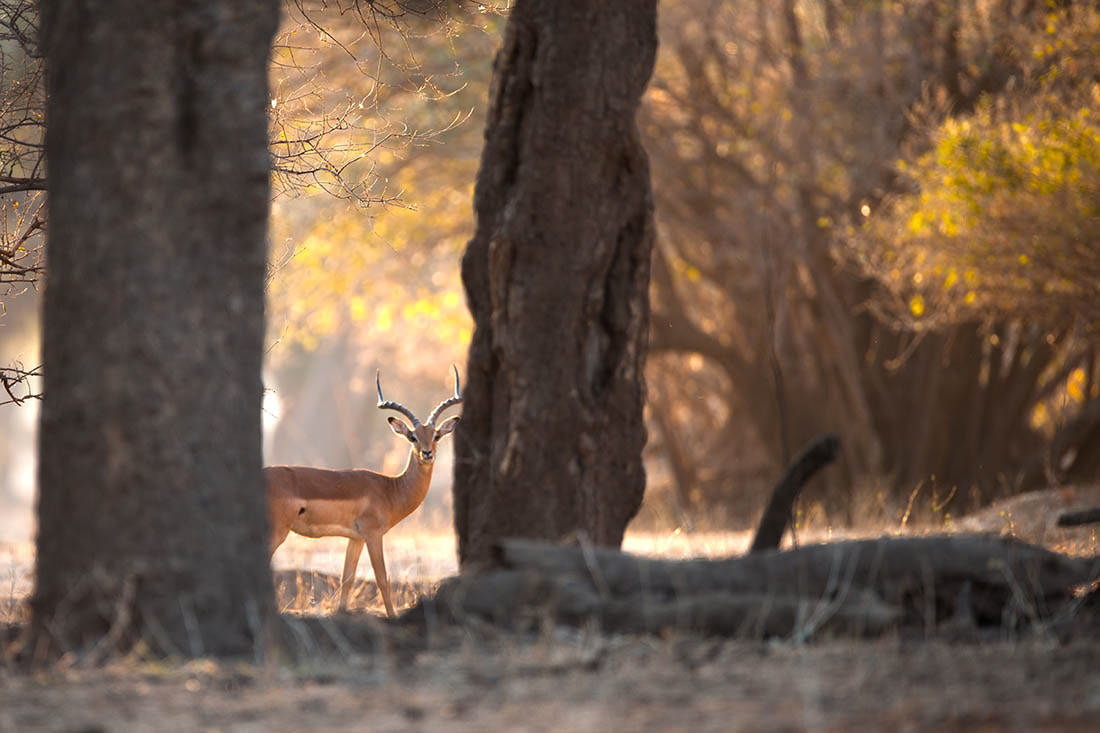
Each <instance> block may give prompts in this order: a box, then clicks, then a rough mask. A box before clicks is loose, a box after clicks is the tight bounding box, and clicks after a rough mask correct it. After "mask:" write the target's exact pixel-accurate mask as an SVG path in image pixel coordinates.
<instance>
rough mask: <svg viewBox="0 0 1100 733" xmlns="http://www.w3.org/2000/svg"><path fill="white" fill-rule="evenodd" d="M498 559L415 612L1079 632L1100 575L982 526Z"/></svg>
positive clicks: (718, 624)
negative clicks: (778, 545) (780, 544)
mask: <svg viewBox="0 0 1100 733" xmlns="http://www.w3.org/2000/svg"><path fill="white" fill-rule="evenodd" d="M496 563H497V564H496V567H495V568H494V569H492V570H488V571H485V572H482V573H474V574H468V575H464V576H460V577H459V578H455V579H452V580H450V581H448V582H447V583H445V584H444V585H443V586H442V587H441V588H440V591H439V594H438V595H437V596H436V598H435V599H433V600H428V601H424V602H423V603H422V604H421V606H420V607H419V608H418V609H417V610H416V612H415V613H413V614H411V615H410V617H409V618H410V620H415V619H417V618H419V617H421V616H424V617H425V618H434V619H436V620H440V619H441V620H447V619H448V618H458V619H463V618H466V617H473V618H479V619H484V620H488V621H491V622H494V623H499V624H504V625H508V626H516V625H520V626H522V625H524V624H526V623H531V624H538V623H540V622H541V621H543V620H545V619H546V618H548V617H549V618H552V619H555V620H557V621H561V622H565V623H572V624H584V623H587V622H589V621H592V620H595V621H596V622H598V623H599V624H600V626H601V628H603V629H604V630H606V631H623V632H659V631H662V630H668V629H681V630H686V631H692V632H700V633H705V634H716V635H737V636H752V637H762V636H764V637H767V636H780V637H791V636H794V637H797V638H808V637H810V636H814V635H816V634H818V633H821V632H836V633H846V634H847V633H856V634H877V633H881V632H884V631H887V630H891V629H898V630H907V629H908V630H912V631H916V632H920V633H930V632H936V631H941V632H950V633H957V632H959V631H965V632H967V633H968V634H969V635H971V637H972V638H983V635H985V636H997V635H999V634H1002V633H1004V632H1012V631H1015V630H1019V629H1023V628H1027V627H1029V626H1030V625H1032V624H1039V625H1040V626H1042V627H1043V628H1049V626H1047V625H1049V624H1052V623H1053V624H1054V627H1055V628H1071V627H1072V626H1073V624H1074V623H1075V622H1076V621H1077V619H1076V618H1075V615H1076V614H1078V613H1080V612H1081V609H1080V608H1079V606H1080V600H1081V599H1080V598H1079V597H1078V593H1079V592H1080V590H1081V589H1082V588H1084V587H1086V586H1087V585H1088V584H1090V583H1092V582H1094V581H1095V579H1096V577H1097V573H1098V572H1100V566H1098V565H1097V559H1096V558H1078V557H1069V556H1065V555H1060V554H1057V553H1053V552H1050V551H1048V550H1045V549H1043V548H1041V547H1037V546H1034V545H1029V544H1026V543H1024V542H1019V541H1017V540H1013V539H1009V538H1000V537H992V536H987V535H948V536H925V537H907V538H882V539H874V540H855V541H848V542H837V543H830V544H823V545H809V546H806V547H800V548H797V549H794V550H789V551H785V552H778V551H769V552H759V553H751V554H749V555H744V556H741V557H733V558H729V559H723V560H688V561H673V560H662V559H653V558H645V557H637V556H632V555H627V554H624V553H620V552H614V551H609V550H604V549H601V548H594V547H591V546H583V545H582V546H581V547H579V548H578V547H560V546H551V545H547V544H542V543H536V542H529V541H518V540H508V541H503V542H501V543H500V544H499V546H498V547H497V549H496ZM1078 626H1080V624H1079V625H1078ZM1086 626H1087V624H1086Z"/></svg>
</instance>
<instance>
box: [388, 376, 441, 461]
mask: <svg viewBox="0 0 1100 733" xmlns="http://www.w3.org/2000/svg"><path fill="white" fill-rule="evenodd" d="M451 368H452V369H454V370H455V393H454V395H453V396H451V397H448V398H447V399H445V400H443V401H442V402H440V403H439V404H438V405H436V408H435V409H434V410H432V414H431V415H429V416H428V422H427V423H424V424H421V423H420V420H418V419H417V417H416V415H414V414H413V413H412V410H410V409H409V408H407V407H405V406H404V405H402V404H400V403H398V402H390V401H389V400H387V399H386V398H385V397H383V396H382V377H381V374H380V373H376V374H375V376H374V384H375V386H376V387H377V388H378V408H379V409H380V410H396V411H397V412H400V413H401V414H402V415H404V416H405V417H407V418H409V422H411V423H412V426H411V427H410V426H409V425H407V424H406V423H405V421H404V420H401V419H400V418H396V417H391V418H390V419H389V423H390V429H391V430H393V432H395V433H397V434H398V435H400V436H402V437H403V438H405V439H406V440H407V441H409V442H410V443H412V448H413V452H414V453H415V454H416V460H417V461H418V462H419V463H421V464H424V465H427V464H430V463H432V462H433V461H434V460H435V444H436V443H438V442H439V439H440V438H442V437H443V436H444V435H447V434H448V433H450V432H452V431H453V430H454V429H455V426H456V425H458V417H459V416H458V415H455V416H453V417H449V418H447V419H446V420H444V421H443V422H442V423H441V424H440V425H438V426H437V425H436V424H435V421H436V420H437V419H438V418H439V416H440V415H441V414H443V411H444V410H446V409H447V408H448V407H453V406H454V405H457V404H459V403H460V402H462V395H461V394H460V392H459V384H458V367H456V366H453V365H452V367H451Z"/></svg>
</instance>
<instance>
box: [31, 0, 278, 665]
mask: <svg viewBox="0 0 1100 733" xmlns="http://www.w3.org/2000/svg"><path fill="white" fill-rule="evenodd" d="M278 15H279V9H278V3H277V2H276V0H234V1H233V2H226V1H224V0H223V1H217V0H193V1H192V2H187V3H174V2H148V0H130V1H128V2H126V1H124V2H115V3H108V4H105V3H88V2H52V1H51V2H43V3H42V5H41V18H42V37H43V47H44V50H45V55H46V59H47V65H48V68H49V71H48V91H49V103H48V106H47V121H48V128H47V135H46V150H47V159H48V178H49V195H50V233H49V243H48V253H47V257H48V269H49V273H50V276H49V283H48V285H47V288H46V293H45V302H44V313H43V362H44V365H45V366H44V371H45V394H46V397H45V399H44V401H43V406H42V417H41V428H40V442H39V451H40V453H39V455H40V468H39V501H38V517H39V529H38V539H37V566H36V580H35V591H34V597H33V600H32V604H31V607H32V629H31V637H30V638H31V641H32V645H31V647H30V648H29V650H28V653H29V654H30V655H32V656H33V657H34V658H41V657H42V656H46V657H48V656H52V655H55V654H57V653H66V652H73V653H81V652H86V651H88V650H90V649H91V650H94V651H93V654H98V653H101V652H102V651H103V650H104V649H105V648H107V647H110V648H111V649H113V648H116V647H123V648H124V647H125V646H126V645H128V644H130V643H133V642H134V641H136V640H138V639H142V640H144V641H145V642H146V643H147V644H148V645H149V646H150V647H151V648H152V649H154V650H158V651H160V652H163V653H169V654H173V655H181V656H195V655H216V656H225V655H239V654H251V653H253V652H256V651H257V650H258V649H259V648H260V644H261V641H262V638H263V636H262V635H263V627H264V625H265V623H266V621H267V619H269V618H270V616H271V614H272V613H273V610H274V599H273V594H272V586H271V571H270V566H269V564H268V558H267V539H266V535H267V527H266V516H267V515H266V512H265V510H264V489H263V483H262V479H261V474H260V468H261V434H260V400H261V396H262V387H261V382H260V367H261V358H262V337H263V298H264V291H263V286H264V268H265V255H266V253H265V233H266V220H267V210H268V199H269V183H268V171H269V158H268V153H267V147H266V142H267V140H266V127H267V125H266V116H265V110H266V106H267V100H268V94H267V77H266V61H267V56H268V49H269V47H270V42H271V38H272V36H273V34H274V31H275V29H276V26H277V23H278Z"/></svg>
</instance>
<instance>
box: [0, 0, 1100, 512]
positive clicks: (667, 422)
mask: <svg viewBox="0 0 1100 733" xmlns="http://www.w3.org/2000/svg"><path fill="white" fill-rule="evenodd" d="M27 4H28V3H25V2H24V3H19V2H16V1H15V0H13V1H12V2H10V3H7V4H5V5H3V6H0V7H2V8H3V11H2V12H5V13H6V14H7V16H8V17H9V18H12V19H15V20H18V21H19V22H22V23H24V24H25V23H27V22H29V21H27V20H26V18H27V17H28V16H26V15H21V14H20V11H18V7H24V6H26V5H27ZM501 5H503V3H501ZM1095 5H1096V4H1095V3H1093V2H1084V1H1083V0H1082V1H1078V2H1069V1H1067V0H1060V1H1059V2H1048V1H1046V0H962V1H961V2H956V1H954V0H911V1H909V2H902V1H901V0H871V1H869V2H868V1H865V0H749V1H747V2H745V1H742V2H733V0H691V1H690V2H689V1H686V0H685V1H683V2H675V3H672V2H666V3H662V5H661V7H660V11H659V22H660V29H659V31H660V40H661V46H660V49H659V56H658V61H657V69H656V73H655V76H654V79H653V82H652V84H651V87H650V90H649V92H648V93H647V96H646V99H645V102H644V107H643V112H642V116H641V120H640V122H641V125H642V130H643V134H644V135H645V142H646V147H647V149H648V151H649V154H650V158H651V167H652V175H653V184H654V191H655V195H656V199H657V217H658V246H657V253H656V258H655V261H654V269H653V275H654V278H653V279H654V282H653V286H652V298H653V306H654V319H653V332H652V337H651V341H652V353H651V358H650V363H649V368H648V373H647V383H648V384H647V386H648V394H649V409H648V418H647V419H648V427H649V435H650V440H649V447H648V449H647V456H648V464H647V466H648V476H649V478H648V493H647V500H646V505H645V507H644V508H643V516H642V517H641V518H640V519H639V520H638V521H641V522H650V523H661V524H662V525H664V524H669V523H671V524H673V525H679V524H688V523H694V524H696V525H705V524H707V523H710V524H714V525H720V526H723V527H725V526H744V525H747V524H749V523H751V522H752V521H753V520H754V519H755V517H756V516H757V514H758V513H759V511H760V509H761V507H762V505H763V501H764V500H763V494H764V492H765V490H766V489H767V488H769V487H770V485H771V482H772V481H773V480H774V478H775V477H776V476H778V474H779V472H780V470H781V466H782V465H783V464H784V463H785V461H786V460H787V459H788V458H789V457H790V456H791V455H792V454H793V453H794V452H795V451H797V449H798V447H799V446H800V445H801V444H802V443H803V442H805V441H806V440H807V439H808V438H809V437H811V436H813V435H816V434H818V433H820V432H824V431H831V432H835V433H837V434H838V435H840V436H841V437H842V438H843V440H844V445H845V449H844V456H843V460H842V462H841V466H840V468H839V470H830V471H829V472H826V475H824V476H823V477H822V478H821V479H819V480H818V483H817V484H816V485H815V486H813V487H811V490H810V491H809V492H808V494H807V501H806V502H804V504H805V508H806V510H807V511H809V512H810V513H811V514H814V515H816V516H818V517H820V518H823V519H825V520H826V521H829V522H845V521H856V520H859V519H863V518H874V519H886V520H889V521H891V522H896V521H899V520H900V519H901V518H902V517H909V516H924V517H938V518H943V517H944V516H946V515H954V514H958V513H960V512H962V511H965V510H966V509H968V508H971V507H973V506H975V505H978V504H982V503H987V502H988V501H990V500H992V499H994V498H997V497H999V496H1003V495H1006V494H1011V493H1014V492H1017V491H1020V490H1023V489H1026V488H1031V487H1036V486H1039V485H1045V484H1050V483H1059V482H1065V481H1083V480H1092V479H1095V476H1096V472H1097V469H1098V467H1097V466H1096V465H1095V461H1096V460H1098V457H1100V450H1098V449H1097V448H1098V446H1097V445H1096V443H1095V441H1097V440H1098V439H1100V429H1098V428H1100V422H1098V421H1100V401H1098V400H1100V387H1098V385H1100V382H1098V381H1097V376H1098V375H1097V370H1098V369H1100V366H1098V365H1097V359H1096V356H1095V348H1096V333H1095V327H1094V324H1095V322H1096V318H1095V314H1096V305H1095V303H1096V302H1097V301H1096V300H1095V298H1093V297H1091V296H1092V295H1094V294H1095V292H1096V287H1097V285H1096V283H1097V282H1098V281H1097V277H1100V274H1098V273H1100V267H1098V265H1097V261H1096V257H1097V255H1096V254H1095V251H1096V247H1095V246H1094V244H1093V241H1092V239H1093V237H1092V233H1093V232H1094V231H1095V227H1096V224H1095V222H1096V217H1095V215H1094V214H1093V210H1094V207H1095V205H1096V204H1095V202H1096V201H1097V197H1096V195H1095V193H1096V191H1095V188H1096V180H1097V179H1096V155H1097V150H1096V146H1097V143H1096V124H1097V122H1096V119H1095V117H1096V115H1097V114H1100V110H1098V109H1097V92H1096V84H1097V78H1098V77H1097V71H1098V69H1097V63H1098V62H1097V61H1096V59H1097V58H1100V54H1098V50H1100V49H1098V48H1097V30H1096V28H1097V10H1096V8H1095ZM486 10H491V9H487V8H484V7H483V6H480V5H478V4H473V3H460V2H443V1H441V0H436V1H434V2H428V1H426V0H425V1H424V2H414V1H412V0H409V1H407V2H402V3H400V4H392V3H391V4H390V5H389V6H384V5H383V4H381V3H370V4H364V3H355V2H354V1H353V0H341V1H340V2H335V3H334V2H327V3H322V2H306V1H305V0H291V1H290V2H288V4H287V6H286V12H285V15H284V22H283V29H282V31H281V35H280V37H279V40H278V41H277V48H276V51H275V53H274V57H273V63H272V87H273V89H274V90H275V92H274V95H273V96H274V99H273V105H272V110H271V119H272V134H271V138H272V150H273V153H274V155H275V156H276V158H277V162H276V166H277V168H278V169H279V170H278V173H277V181H276V187H277V189H278V191H279V193H278V194H277V196H276V199H275V202H274V206H273V222H272V270H271V278H270V281H269V328H270V336H269V343H270V345H271V346H270V350H269V353H268V364H269V367H268V373H267V380H268V386H269V387H271V388H273V389H274V392H273V397H272V399H271V401H270V404H269V408H268V409H269V414H270V416H271V418H272V419H271V422H272V424H273V425H274V426H275V427H274V428H273V433H272V434H271V435H270V436H269V442H268V445H267V456H268V460H269V462H288V463H289V462H294V463H313V464H318V465H330V466H346V465H371V466H377V467H383V466H385V464H387V462H388V463H389V464H390V465H389V466H388V467H389V468H397V467H398V466H396V463H397V462H399V460H400V459H399V457H398V456H397V453H396V452H394V453H392V455H390V456H389V457H387V454H388V453H389V452H390V451H391V450H392V449H394V447H395V446H394V441H393V439H392V438H391V436H390V434H389V433H388V432H386V431H385V428H384V423H383V422H382V421H381V420H379V419H378V416H377V415H376V414H375V413H376V410H375V409H374V407H373V403H374V400H373V398H372V396H371V393H370V389H371V381H372V379H373V374H374V370H375V369H376V368H381V369H382V370H383V372H384V374H383V377H384V378H385V380H386V383H387V393H389V392H390V391H391V390H392V392H393V395H394V397H395V399H401V400H403V401H405V402H407V403H411V406H412V407H413V408H414V409H416V406H417V405H418V404H423V405H428V404H434V401H436V400H437V399H438V396H439V393H440V390H444V391H445V390H446V389H447V387H448V385H447V378H448V377H447V371H448V369H447V366H448V364H449V363H450V362H456V363H458V364H459V365H460V366H461V365H462V364H463V363H464V362H465V350H466V344H467V343H468V340H469V335H470V331H469V329H470V322H469V320H468V315H467V313H466V308H465V304H464V298H463V296H462V294H461V290H460V283H459V277H458V260H459V256H460V253H461V251H462V248H463V246H464V244H465V242H466V241H467V240H468V239H469V238H470V236H472V233H473V218H472V205H471V199H472V186H473V181H474V177H475V173H476V166H477V162H476V161H477V155H478V152H479V151H480V147H481V141H482V131H483V127H484V117H483V115H484V108H485V103H486V99H487V97H488V81H489V71H490V65H491V59H492V54H493V52H494V50H495V48H496V47H497V45H498V44H499V40H500V38H499V36H500V32H501V30H502V28H503V18H502V17H501V15H499V14H497V13H495V12H484V11H486ZM367 12H371V13H373V15H366V16H364V15H360V13H367ZM15 20H13V21H12V22H11V23H5V24H3V32H4V33H7V34H8V35H5V36H4V37H3V39H0V48H2V50H3V53H4V54H5V55H4V57H3V60H4V71H3V73H4V86H3V88H2V90H0V91H2V92H3V94H5V95H8V94H9V92H10V93H11V94H16V95H17V96H16V97H10V96H5V97H4V99H9V98H17V99H26V100H34V99H35V98H36V97H35V96H34V95H35V94H37V93H38V92H36V91H34V90H35V89H36V88H37V87H36V86H35V84H34V83H31V82H33V79H34V74H35V73H37V72H36V71H35V68H36V67H35V64H34V56H33V53H30V54H27V53H26V52H25V51H20V50H19V48H20V47H19V39H20V37H21V36H20V34H22V35H23V36H26V35H27V34H26V32H25V31H21V30H19V29H20V28H22V27H24V26H21V25H19V23H17V22H15ZM364 20H367V21H371V22H368V23H364ZM27 59H29V60H27ZM20 64H22V65H20ZM16 79H18V80H20V81H19V83H18V84H16V83H15V81H13V80H16ZM17 93H18V94H21V95H22V96H21V97H19V96H18V94H17ZM20 104H23V103H14V102H13V103H12V104H8V105H7V106H5V107H4V108H3V110H0V112H2V114H0V121H3V122H4V124H9V123H13V121H14V122H17V123H18V125H19V127H18V128H17V129H19V130H22V132H21V133H20V134H21V135H22V136H23V137H20V138H18V139H20V140H26V141H29V143H30V145H29V146H25V148H21V149H25V150H26V151H27V153H26V154H22V155H21V156H19V155H14V154H10V153H5V155H6V156H7V157H4V158H3V159H2V162H3V167H2V169H0V175H5V176H8V177H9V178H13V179H16V178H34V177H35V176H36V175H37V174H36V173H35V170H36V166H37V165H39V163H35V162H32V161H34V160H37V159H36V158H34V157H33V150H34V148H33V144H34V141H35V140H36V139H37V138H36V137H35V135H36V134H37V133H32V132H31V131H32V130H34V129H36V128H35V127H34V125H36V124H38V125H40V119H37V118H35V117H34V113H33V109H36V108H40V106H41V105H40V101H39V102H36V103H35V104H37V107H35V105H33V104H31V105H29V106H26V109H29V110H32V111H31V112H30V113H23V112H17V113H9V112H8V111H7V110H19V109H21V107H20V106H19V105H20ZM8 138H12V136H11V135H8V136H7V138H4V139H5V140H6V139H8ZM322 140H323V141H324V143H322ZM15 160H19V161H21V162H19V163H14V162H11V161H15ZM4 185H13V186H14V185H20V184H19V183H17V182H16V183H10V184H4ZM334 193H335V194H336V195H335V196H333V195H331V194H334ZM33 195H34V194H33V192H32V191H12V192H8V193H7V194H5V195H4V196H2V197H0V201H3V211H4V212H6V213H7V214H9V215H16V216H19V217H22V218H21V219H18V218H9V219H7V220H5V221H6V222H7V223H6V224H5V228H4V230H3V231H4V232H5V236H8V234H7V233H9V232H10V233H11V236H14V237H15V238H16V239H15V240H11V239H6V240H5V242H4V246H5V247H7V248H8V249H5V250H4V251H5V252H7V251H9V250H11V248H10V246H9V245H10V243H11V242H12V241H18V238H19V237H21V236H23V234H24V233H26V232H27V231H28V229H30V228H31V227H32V226H33V227H34V229H33V231H32V236H31V237H30V238H28V239H27V240H25V242H24V244H23V245H22V246H23V247H24V248H25V250H26V252H27V255H26V256H27V257H30V259H27V260H25V263H24V264H25V265H29V264H31V263H33V262H36V260H35V259H34V258H33V256H31V255H32V253H33V252H34V251H35V250H34V244H33V242H34V241H35V240H34V236H35V235H37V234H38V233H39V228H40V227H41V224H35V217H34V214H33V213H28V212H32V211H34V207H33V206H32V205H31V204H30V203H27V202H26V201H25V200H24V199H23V198H20V197H30V196H33ZM15 202H18V203H19V206H18V207H16V206H14V203H15ZM380 202H385V205H374V204H377V203H380ZM17 210H18V212H19V213H18V214H15V212H16V211H17ZM11 251H18V250H11ZM4 272H5V273H7V272H11V270H10V269H7V270H4ZM14 287H15V288H16V289H19V288H23V287H26V285H25V284H23V283H16V284H15V285H14ZM18 300H19V299H16V300H13V301H11V306H12V312H13V313H14V312H15V311H16V310H17V309H18V308H20V305H19V304H18ZM26 310H27V311H28V313H27V315H28V316H31V317H33V311H32V310H30V309H26ZM4 320H5V321H8V323H7V324H6V327H5V328H4V329H3V330H0V334H2V337H3V338H5V342H4V343H5V347H4V354H3V355H2V356H3V357H4V358H3V359H2V361H9V360H10V359H13V358H15V357H17V356H18V355H19V354H20V353H21V352H24V353H25V354H27V355H26V356H24V357H23V362H24V363H25V364H27V365H31V366H33V364H36V363H37V362H36V361H35V358H34V352H33V348H32V347H29V346H18V347H15V346H13V339H11V338H10V335H11V334H12V333H13V332H14V331H16V330H17V329H16V328H14V324H13V322H11V318H10V316H9V317H8V318H7V319H4ZM28 320H31V319H28ZM27 330H28V332H29V331H30V330H31V329H29V328H28V329H27ZM9 354H10V355H11V356H8V355H9ZM391 384H392V385H393V386H392V387H390V386H389V385H391ZM17 412H19V411H17V410H11V409H10V408H8V409H6V410H4V411H0V420H12V421H14V420H16V419H17V418H9V417H7V415H8V414H13V413H17ZM275 417H278V420H277V421H276V420H275V419H274V418H275ZM18 419H19V420H22V418H18ZM6 424H7V425H10V424H11V423H6ZM3 429H4V430H5V431H6V432H7V431H8V430H9V428H8V427H5V428H3ZM11 429H12V430H14V428H11ZM449 473H450V472H449V471H448V470H446V468H442V469H441V470H440V471H437V482H438V485H437V489H436V490H435V491H433V492H432V496H431V497H430V500H434V501H436V502H438V501H439V500H440V499H443V498H448V499H449V496H448V493H447V492H446V491H445V490H441V489H443V487H444V485H445V483H446V477H447V476H448V475H449ZM427 511H428V513H429V514H431V513H433V512H435V516H436V517H437V518H439V519H440V520H441V521H449V519H448V514H447V512H448V510H447V508H446V507H444V506H441V505H440V504H438V503H437V504H436V505H434V507H433V506H432V505H429V507H427Z"/></svg>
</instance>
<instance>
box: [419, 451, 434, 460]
mask: <svg viewBox="0 0 1100 733" xmlns="http://www.w3.org/2000/svg"><path fill="white" fill-rule="evenodd" d="M420 459H421V460H423V461H430V460H432V452H431V451H430V450H422V451H420Z"/></svg>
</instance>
